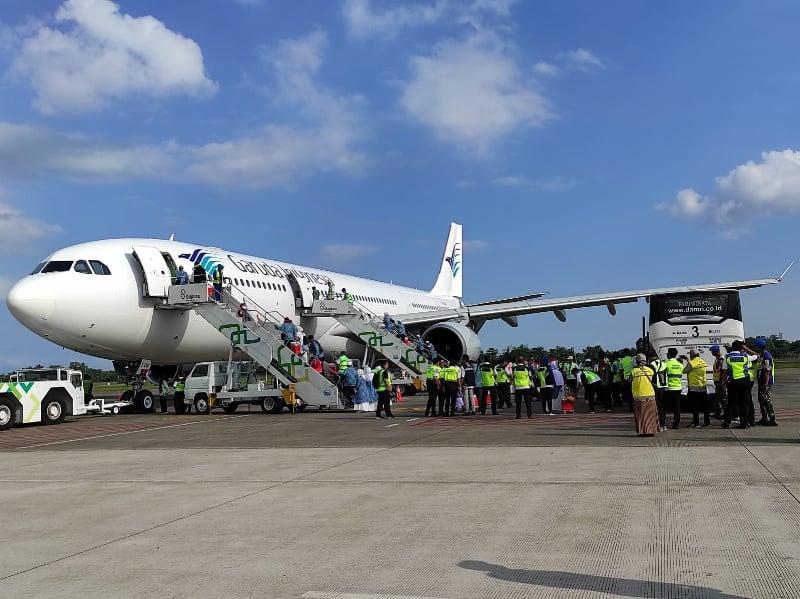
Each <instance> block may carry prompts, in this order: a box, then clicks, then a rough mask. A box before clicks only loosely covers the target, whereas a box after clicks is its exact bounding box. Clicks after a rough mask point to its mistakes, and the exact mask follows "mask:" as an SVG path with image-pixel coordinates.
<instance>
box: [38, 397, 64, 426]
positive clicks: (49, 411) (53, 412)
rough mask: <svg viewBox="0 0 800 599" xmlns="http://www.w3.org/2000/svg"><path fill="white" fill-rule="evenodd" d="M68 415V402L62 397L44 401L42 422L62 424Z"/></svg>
mask: <svg viewBox="0 0 800 599" xmlns="http://www.w3.org/2000/svg"><path fill="white" fill-rule="evenodd" d="M66 416H67V404H65V403H64V400H63V399H61V398H60V397H59V398H56V399H45V400H44V401H43V402H42V422H44V423H45V424H61V423H62V422H64V418H66Z"/></svg>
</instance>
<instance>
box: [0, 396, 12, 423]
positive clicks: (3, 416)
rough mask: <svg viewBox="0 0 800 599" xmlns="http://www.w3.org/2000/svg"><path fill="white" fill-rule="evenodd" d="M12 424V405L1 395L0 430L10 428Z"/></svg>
mask: <svg viewBox="0 0 800 599" xmlns="http://www.w3.org/2000/svg"><path fill="white" fill-rule="evenodd" d="M12 424H14V405H13V404H12V403H11V401H9V400H8V399H6V398H5V397H3V398H2V399H0V431H5V430H8V429H10V428H11V425H12Z"/></svg>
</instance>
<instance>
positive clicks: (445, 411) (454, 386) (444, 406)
mask: <svg viewBox="0 0 800 599" xmlns="http://www.w3.org/2000/svg"><path fill="white" fill-rule="evenodd" d="M460 374H461V370H460V369H459V367H458V366H457V365H455V364H448V365H447V366H445V367H444V369H443V370H442V379H444V393H442V394H441V395H440V396H439V414H441V415H442V416H455V415H456V395H457V394H458V387H459V375H460Z"/></svg>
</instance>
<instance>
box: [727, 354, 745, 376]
mask: <svg viewBox="0 0 800 599" xmlns="http://www.w3.org/2000/svg"><path fill="white" fill-rule="evenodd" d="M725 362H727V364H728V377H730V379H731V380H732V381H740V380H742V379H747V378H748V377H749V376H750V372H749V368H748V366H749V365H750V360H749V359H748V358H747V356H746V355H744V354H742V353H739V352H731V353H729V354H728V355H727V356H726V357H725Z"/></svg>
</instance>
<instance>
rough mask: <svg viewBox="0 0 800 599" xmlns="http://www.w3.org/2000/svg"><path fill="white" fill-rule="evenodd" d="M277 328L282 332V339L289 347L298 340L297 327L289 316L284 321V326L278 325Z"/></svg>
mask: <svg viewBox="0 0 800 599" xmlns="http://www.w3.org/2000/svg"><path fill="white" fill-rule="evenodd" d="M275 328H276V329H278V330H279V331H280V332H281V339H282V340H283V342H284V343H285V344H286V345H287V346H289V344H290V343H292V342H293V341H295V339H297V325H295V324H294V323H293V322H292V319H291V318H289V317H288V316H286V317H285V318H284V319H283V324H281V325H277V324H276V325H275Z"/></svg>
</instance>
